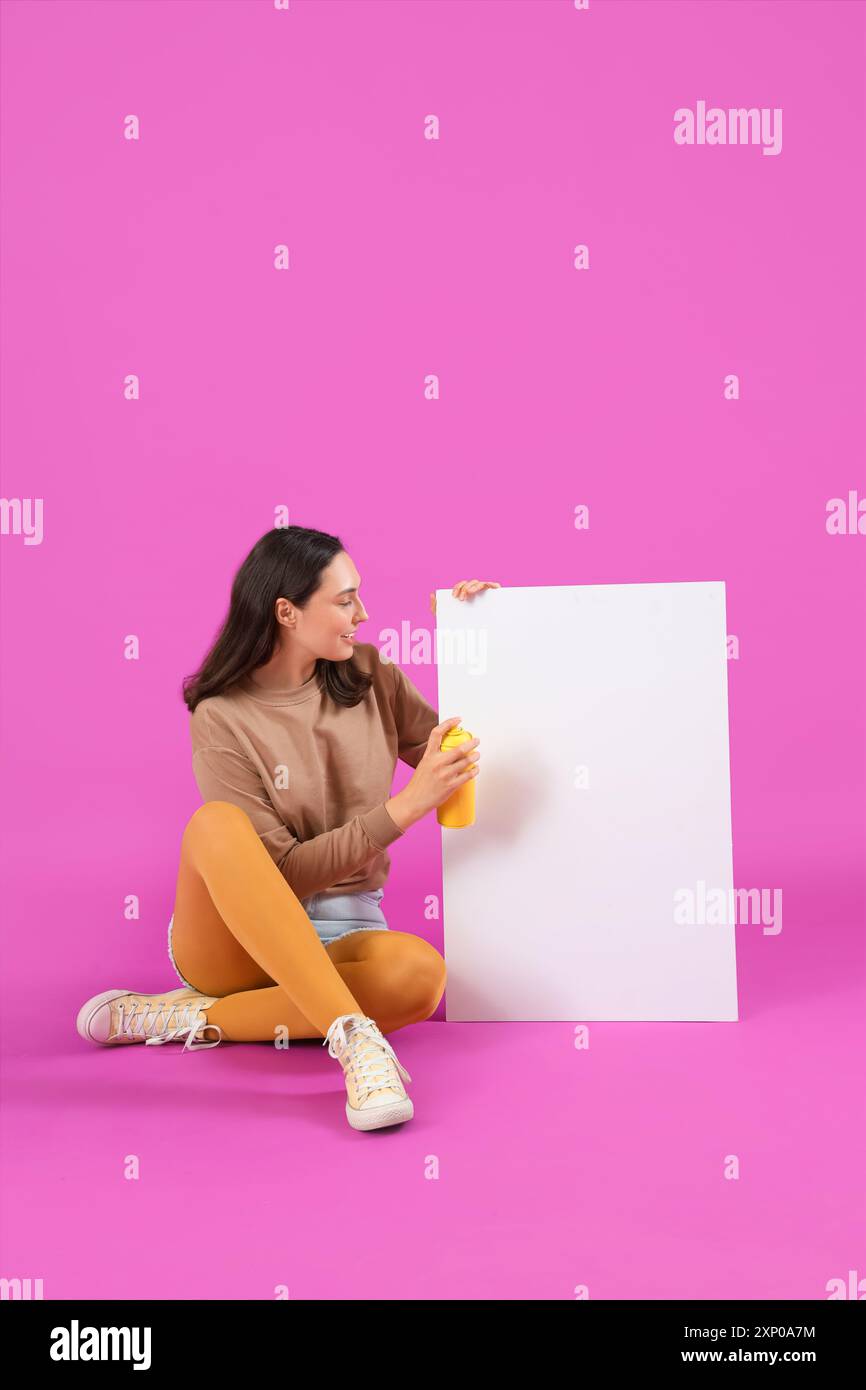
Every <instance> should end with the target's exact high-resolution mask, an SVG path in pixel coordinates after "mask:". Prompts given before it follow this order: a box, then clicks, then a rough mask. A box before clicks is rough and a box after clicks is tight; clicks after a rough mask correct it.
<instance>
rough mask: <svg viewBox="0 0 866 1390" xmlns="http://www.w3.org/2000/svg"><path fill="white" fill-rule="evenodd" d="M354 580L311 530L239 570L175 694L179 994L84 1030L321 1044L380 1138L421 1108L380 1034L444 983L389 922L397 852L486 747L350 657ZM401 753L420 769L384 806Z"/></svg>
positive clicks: (376, 669) (256, 549) (421, 1007)
mask: <svg viewBox="0 0 866 1390" xmlns="http://www.w3.org/2000/svg"><path fill="white" fill-rule="evenodd" d="M360 585H361V579H360V576H359V574H358V571H357V570H356V568H355V566H354V564H353V562H352V560H351V558H350V556H349V555H348V554H347V553H346V551H345V550H344V549H343V546H342V544H341V542H340V541H339V539H338V538H337V537H336V536H331V535H328V534H326V533H325V532H323V531H316V530H311V529H309V528H307V527H303V526H289V527H285V528H278V529H276V530H273V531H268V532H267V533H266V534H265V535H264V536H262V538H261V539H260V540H259V541H257V543H256V544H255V545H254V546H253V548H252V550H251V551H250V553H249V555H248V556H247V558H246V559H245V560H244V562H243V564H242V565H241V567H240V569H239V570H238V572H237V574H236V576H235V578H234V581H233V584H232V590H231V601H230V605H229V612H228V616H227V617H226V619H225V622H224V624H223V626H222V629H221V630H220V632H219V635H218V636H217V638H216V641H215V642H214V644H213V646H212V647H211V650H210V651H209V652H208V654H207V656H206V657H205V659H204V662H203V663H202V665H201V667H200V669H199V670H198V672H197V673H196V674H195V675H194V676H192V677H189V678H187V680H186V681H184V683H183V697H184V700H185V701H186V704H187V706H188V707H189V710H190V713H191V721H190V728H191V736H192V749H193V758H192V763H193V772H194V775H195V778H196V782H197V784H198V787H199V790H200V792H201V794H202V798H203V800H204V804H203V805H202V806H200V807H199V808H198V809H197V810H196V811H195V812H194V813H193V815H192V816H191V817H190V819H189V821H188V823H187V825H186V827H185V829H184V832H183V838H182V841H181V850H180V867H179V872H178V879H177V890H176V894H175V901H174V912H173V914H172V917H171V920H170V921H169V927H168V953H169V957H170V959H171V961H172V964H173V965H174V968H175V971H176V973H177V975H178V978H179V979H180V980H181V981H182V983H183V987H182V988H181V989H173V990H170V991H168V992H164V993H160V994H136V993H133V992H130V991H125V990H106V991H105V992H103V993H102V994H97V995H95V996H94V998H92V999H89V1000H88V1001H87V1002H86V1003H85V1004H84V1005H82V1007H81V1009H80V1010H79V1013H78V1019H77V1026H78V1031H79V1033H80V1034H81V1036H82V1037H85V1038H88V1039H89V1040H91V1041H93V1042H99V1043H105V1044H114V1043H131V1042H140V1041H144V1042H145V1043H165V1042H170V1041H173V1040H180V1039H181V1038H186V1042H185V1043H184V1051H186V1049H187V1048H193V1047H216V1046H217V1045H218V1044H219V1042H220V1041H221V1040H223V1039H225V1040H227V1041H231V1042H273V1041H274V1040H275V1038H276V1037H277V1036H278V1035H279V1036H280V1037H281V1038H286V1037H287V1038H288V1039H289V1040H293V1039H298V1038H320V1037H323V1038H324V1041H323V1043H322V1046H324V1045H325V1043H327V1044H328V1053H329V1055H330V1056H331V1057H334V1058H337V1059H338V1060H339V1061H340V1063H341V1065H342V1067H343V1072H344V1076H345V1083H346V1092H347V1100H346V1115H347V1118H348V1120H349V1123H350V1124H351V1125H352V1127H353V1128H355V1129H361V1130H370V1129H379V1128H382V1127H383V1126H385V1125H392V1124H400V1123H402V1122H403V1121H405V1120H408V1119H411V1117H412V1115H413V1113H414V1112H413V1106H412V1101H411V1100H410V1099H409V1097H408V1096H407V1094H406V1091H405V1088H404V1086H403V1081H404V1080H405V1081H410V1080H411V1077H410V1076H409V1074H408V1072H407V1071H406V1070H405V1068H404V1067H402V1066H401V1065H400V1063H399V1061H398V1060H397V1056H396V1053H395V1052H394V1049H393V1047H392V1046H391V1044H390V1043H389V1042H388V1041H387V1040H386V1038H385V1037H384V1036H383V1035H384V1034H385V1033H388V1032H393V1031H395V1030H396V1029H398V1028H404V1027H406V1025H407V1024H410V1023H417V1022H420V1021H421V1020H422V1019H425V1018H429V1017H430V1015H431V1014H432V1013H433V1012H434V1011H435V1009H436V1006H437V1004H438V1003H439V1000H440V999H441V998H442V993H443V990H444V988H445V962H444V960H443V959H442V956H441V955H440V954H439V952H438V951H437V950H436V949H435V947H433V946H431V945H430V944H429V943H428V942H426V941H424V940H423V939H422V938H421V937H418V936H415V935H413V934H412V933H410V932H399V931H392V930H391V929H390V928H389V926H388V923H387V922H386V920H385V917H384V914H383V912H382V907H381V900H382V897H383V894H384V888H383V884H384V883H385V880H386V879H387V877H388V872H389V869H390V862H391V861H390V858H389V855H388V852H387V851H388V846H389V845H391V844H392V843H393V842H394V841H395V840H397V839H398V838H399V837H400V836H401V835H403V834H404V833H405V832H406V831H407V830H408V829H409V827H410V826H412V825H414V824H415V823H416V822H417V821H419V820H421V818H422V817H423V816H425V815H427V814H428V813H429V812H431V811H432V810H434V808H435V807H437V806H440V805H441V804H442V803H443V802H444V801H446V800H447V798H448V797H449V796H450V795H451V793H452V792H453V791H454V790H455V789H456V788H457V787H459V786H460V785H461V784H462V783H464V782H466V781H468V780H469V779H470V778H472V777H475V776H477V774H478V759H479V756H480V755H479V753H478V752H477V751H476V750H477V745H478V742H479V740H478V739H477V738H476V739H473V740H472V742H471V743H466V744H463V745H462V747H460V748H459V749H453V750H450V751H446V752H442V750H441V748H440V744H441V741H442V738H443V736H444V734H445V733H447V731H448V730H449V729H450V728H452V727H454V726H455V725H457V724H459V722H460V717H459V716H458V717H454V718H450V719H446V720H444V721H443V722H442V723H440V722H439V716H438V714H437V713H436V711H435V710H434V709H433V708H432V706H431V705H429V704H428V703H427V701H426V700H425V699H424V697H423V696H422V695H421V693H420V691H418V690H417V689H416V687H415V686H414V685H413V684H412V682H411V681H410V680H409V679H408V677H407V676H406V675H404V673H403V672H402V671H401V670H400V668H399V667H398V666H396V665H395V664H393V663H392V662H383V661H382V660H380V658H379V653H378V649H377V648H376V646H375V645H374V644H372V643H363V642H362V643H359V642H358V640H357V629H358V625H359V624H360V623H362V622H363V621H364V620H365V619H366V617H367V614H366V612H365V610H364V606H363V604H362V603H361V599H360ZM499 587H500V586H499V585H498V584H488V583H487V582H485V581H480V580H471V581H463V582H462V583H460V584H457V585H455V586H454V590H453V592H454V594H455V595H456V596H457V597H459V598H461V599H465V598H467V597H470V596H471V595H472V594H474V593H476V592H478V591H479V590H480V589H485V588H499ZM431 606H432V607H433V609H434V611H435V595H432V594H431ZM467 755H468V757H467ZM398 757H400V758H402V759H403V761H404V762H407V763H409V764H410V766H412V767H413V768H414V769H415V771H414V773H413V775H412V778H411V780H410V781H409V782H408V783H407V785H406V786H405V787H404V788H403V790H402V791H401V792H398V794H397V795H396V796H391V794H390V793H391V781H392V778H393V774H394V768H395V765H396V761H397V758H398ZM208 1032H211V1033H216V1035H217V1036H216V1037H215V1038H213V1039H212V1040H208V1039H207V1038H206V1037H205V1034H206V1033H208ZM401 1078H402V1079H401Z"/></svg>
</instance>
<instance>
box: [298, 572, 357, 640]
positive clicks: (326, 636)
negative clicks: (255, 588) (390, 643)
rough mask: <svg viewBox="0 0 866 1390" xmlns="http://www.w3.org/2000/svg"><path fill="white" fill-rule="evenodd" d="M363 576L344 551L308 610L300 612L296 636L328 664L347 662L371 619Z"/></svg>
mask: <svg viewBox="0 0 866 1390" xmlns="http://www.w3.org/2000/svg"><path fill="white" fill-rule="evenodd" d="M360 587H361V576H360V575H359V573H358V571H357V570H356V569H355V566H354V565H353V564H352V561H351V560H350V558H349V556H348V555H347V554H346V552H345V551H344V550H341V551H340V553H339V555H335V556H334V558H333V560H332V561H331V563H330V565H328V567H327V569H324V570H323V571H322V582H321V584H320V585H319V588H318V589H317V590H316V592H315V593H314V594H313V597H312V598H311V599H310V601H309V603H308V604H307V606H306V608H304V609H298V610H297V613H298V626H297V628H296V632H297V635H298V637H299V638H300V640H301V641H302V642H303V643H304V645H305V646H306V648H307V650H308V651H309V652H310V653H311V654H312V655H314V656H317V657H323V658H325V659H326V660H328V661H347V660H348V659H349V657H350V656H351V655H352V647H353V646H354V645H355V644H354V642H353V641H352V640H351V639H350V638H349V637H347V636H346V635H345V634H346V633H350V632H354V631H355V629H356V628H357V626H358V624H359V623H362V622H364V621H365V620H366V618H367V612H366V610H365V608H364V605H363V603H362V602H361V600H360V598H359V596H358V591H359V589H360Z"/></svg>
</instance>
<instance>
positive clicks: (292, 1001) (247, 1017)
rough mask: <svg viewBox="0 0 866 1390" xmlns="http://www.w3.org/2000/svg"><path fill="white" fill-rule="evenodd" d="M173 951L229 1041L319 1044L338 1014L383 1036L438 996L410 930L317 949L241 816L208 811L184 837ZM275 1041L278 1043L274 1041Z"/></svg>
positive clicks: (441, 968) (425, 949) (440, 978)
mask: <svg viewBox="0 0 866 1390" xmlns="http://www.w3.org/2000/svg"><path fill="white" fill-rule="evenodd" d="M172 949H173V951H174V958H175V961H176V962H177V968H178V970H179V971H180V973H181V975H183V977H184V979H186V980H189V981H190V983H191V984H194V985H195V987H196V989H198V990H200V991H201V992H202V994H209V995H215V996H217V1003H216V1004H212V1005H211V1006H210V1007H209V1008H208V1009H206V1010H204V1012H205V1013H206V1015H207V1020H208V1022H209V1023H216V1024H218V1025H219V1026H220V1028H221V1029H222V1030H223V1037H224V1038H225V1039H226V1040H228V1041H230V1042H273V1041H274V1038H275V1037H276V1036H277V1032H276V1030H277V1029H279V1028H285V1029H287V1031H288V1037H289V1039H292V1038H323V1037H324V1036H325V1034H326V1033H327V1031H328V1028H329V1027H330V1025H331V1023H332V1022H333V1021H334V1019H335V1018H337V1017H338V1016H339V1015H340V1014H350V1013H360V1014H365V1015H366V1016H367V1017H369V1018H372V1019H375V1021H376V1023H378V1025H379V1027H380V1029H381V1030H382V1032H383V1033H388V1032H393V1030H394V1029H396V1028H404V1027H405V1026H406V1024H408V1023H419V1022H421V1020H422V1019H425V1018H429V1017H430V1015H431V1014H432V1013H433V1012H434V1011H435V1009H436V1006H437V1004H438V1003H439V1000H440V999H441V998H442V994H443V991H444V989H445V961H444V960H443V959H442V956H441V955H440V954H439V952H438V951H437V950H436V948H435V946H431V945H430V944H429V942H427V941H424V940H423V938H421V937H420V936H414V935H413V934H412V933H411V932H400V931H386V930H383V931H360V932H354V933H351V934H347V935H346V936H345V937H342V938H338V939H337V940H336V941H332V942H331V943H330V944H329V945H327V946H326V945H325V944H324V943H323V942H322V941H321V940H320V939H319V936H318V933H317V931H316V928H315V927H314V926H313V923H312V922H311V921H310V918H309V917H308V916H307V913H306V912H305V910H304V908H303V906H302V905H301V902H300V900H299V899H298V897H297V896H296V894H295V892H294V891H293V889H292V888H290V887H289V885H288V883H287V882H286V880H285V879H284V878H283V875H282V874H281V873H280V871H279V869H278V868H277V866H276V864H275V863H274V861H273V859H272V858H271V856H270V854H269V853H268V851H267V850H266V849H265V846H264V845H263V844H262V842H261V840H260V839H259V836H258V834H257V832H256V829H255V827H254V826H253V824H252V821H251V820H250V818H249V816H248V815H247V814H246V812H245V811H242V810H241V808H240V807H239V806H235V805H234V804H233V803H231V802H228V801H207V802H205V804H204V805H203V806H200V807H199V808H198V810H197V811H195V812H193V814H192V816H191V817H190V819H189V821H188V822H187V825H186V827H185V829H184V832H183V839H182V842H181V851H180V869H179V872H178V879H177V893H176V896H175V905H174V926H173V930H172ZM280 1036H284V1035H283V1034H281V1035H280Z"/></svg>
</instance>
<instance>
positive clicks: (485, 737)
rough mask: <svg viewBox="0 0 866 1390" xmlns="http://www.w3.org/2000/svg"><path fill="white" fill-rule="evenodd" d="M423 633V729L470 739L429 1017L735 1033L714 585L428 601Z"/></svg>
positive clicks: (446, 872)
mask: <svg viewBox="0 0 866 1390" xmlns="http://www.w3.org/2000/svg"><path fill="white" fill-rule="evenodd" d="M436 623H437V630H436V657H437V666H438V674H439V706H438V707H439V717H440V719H443V720H444V719H448V718H451V717H452V716H455V715H460V716H461V719H462V723H463V726H464V727H465V728H466V729H468V730H470V731H471V733H472V734H473V735H477V736H478V737H479V738H480V740H481V742H480V744H479V752H480V755H481V759H480V772H479V774H478V776H477V778H475V796H476V822H475V824H474V825H473V826H470V827H467V828H463V829H447V828H445V827H443V828H442V829H441V831H440V834H441V836H442V855H443V894H444V896H443V918H444V942H445V957H446V962H447V966H448V984H447V995H446V1009H447V1018H448V1019H449V1020H451V1021H454V1020H467V1019H471V1020H480V1019H561V1020H584V1019H630V1020H647V1019H660V1020H729V1021H730V1020H735V1019H736V1018H737V1016H738V1014H737V976H736V954H735V935H734V933H735V925H734V922H735V914H732V913H731V912H730V911H729V910H728V911H723V912H722V913H721V914H720V913H719V912H718V910H716V911H712V910H711V909H709V908H708V906H707V903H708V901H710V898H711V895H713V900H714V901H715V902H716V903H717V904H718V902H719V901H721V897H720V892H719V890H721V892H722V893H723V894H724V901H725V902H726V903H728V904H731V905H732V904H733V902H734V901H735V899H734V895H733V886H734V883H733V863H732V846H731V796H730V771H729V746H728V686H727V681H728V675H727V653H726V641H727V637H726V621H725V587H724V584H723V583H721V582H718V583H715V582H714V583H682V584H590V585H567V586H553V587H543V588H514V589H509V588H503V589H488V590H485V591H483V592H482V593H480V594H476V595H475V596H474V597H473V598H470V599H466V600H459V599H456V598H454V597H453V595H452V594H451V591H450V590H449V589H438V590H437V592H436ZM690 903H691V906H690V905H689V904H690ZM720 915H721V917H722V921H721V923H720V922H719V920H718V919H719V916H720Z"/></svg>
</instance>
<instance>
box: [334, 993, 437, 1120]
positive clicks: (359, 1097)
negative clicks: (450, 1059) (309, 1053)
mask: <svg viewBox="0 0 866 1390" xmlns="http://www.w3.org/2000/svg"><path fill="white" fill-rule="evenodd" d="M325 1043H327V1044H328V1055H329V1056H331V1057H336V1058H337V1060H338V1061H339V1062H340V1064H341V1066H342V1068H343V1073H344V1076H345V1081H346V1096H347V1100H346V1118H347V1120H348V1121H349V1124H350V1125H351V1126H352V1128H353V1129H364V1130H366V1129H383V1128H384V1127H385V1126H386V1125H399V1124H402V1123H403V1122H404V1121H405V1120H411V1118H412V1116H413V1115H414V1113H415V1108H414V1106H413V1105H412V1102H411V1100H410V1099H409V1097H408V1096H407V1094H406V1091H405V1088H404V1086H403V1081H401V1079H400V1078H401V1077H402V1078H403V1080H405V1081H411V1080H412V1078H411V1076H410V1075H409V1073H408V1072H407V1070H406V1068H405V1067H403V1066H401V1065H400V1063H399V1062H398V1061H397V1054H396V1053H395V1051H394V1049H393V1047H392V1046H391V1044H390V1043H389V1042H388V1040H387V1038H385V1037H384V1036H383V1035H382V1033H381V1032H380V1030H379V1026H378V1024H377V1023H376V1022H375V1021H374V1020H373V1019H372V1018H366V1017H365V1015H364V1014H340V1016H339V1018H335V1019H334V1021H333V1023H332V1024H331V1026H330V1028H329V1029H328V1031H327V1033H326V1034H325V1038H324V1041H323V1043H322V1046H323V1047H324V1046H325Z"/></svg>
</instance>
